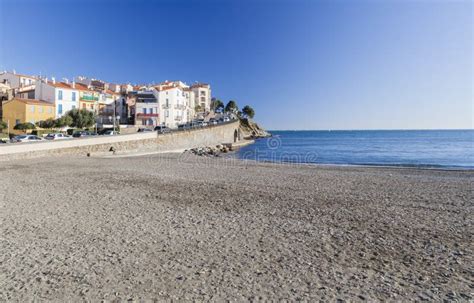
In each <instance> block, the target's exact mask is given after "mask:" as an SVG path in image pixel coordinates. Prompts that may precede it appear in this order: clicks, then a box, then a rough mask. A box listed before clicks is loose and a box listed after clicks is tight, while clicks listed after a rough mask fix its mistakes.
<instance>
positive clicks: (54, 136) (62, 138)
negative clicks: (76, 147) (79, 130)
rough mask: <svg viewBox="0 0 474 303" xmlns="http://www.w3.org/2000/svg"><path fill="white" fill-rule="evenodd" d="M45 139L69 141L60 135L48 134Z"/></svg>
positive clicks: (67, 137) (66, 137)
mask: <svg viewBox="0 0 474 303" xmlns="http://www.w3.org/2000/svg"><path fill="white" fill-rule="evenodd" d="M45 139H46V140H65V139H71V137H69V136H66V135H64V134H61V133H52V134H48V135H47V136H46V137H45Z"/></svg>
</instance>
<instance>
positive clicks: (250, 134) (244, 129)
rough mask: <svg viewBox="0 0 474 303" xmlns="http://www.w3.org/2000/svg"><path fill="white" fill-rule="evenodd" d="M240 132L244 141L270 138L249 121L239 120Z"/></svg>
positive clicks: (254, 123) (264, 131)
mask: <svg viewBox="0 0 474 303" xmlns="http://www.w3.org/2000/svg"><path fill="white" fill-rule="evenodd" d="M240 131H241V133H242V138H244V139H257V138H266V137H271V136H272V135H271V134H270V133H269V132H267V131H266V130H264V129H263V128H261V127H260V126H259V125H258V124H257V123H256V122H254V121H253V120H251V119H240Z"/></svg>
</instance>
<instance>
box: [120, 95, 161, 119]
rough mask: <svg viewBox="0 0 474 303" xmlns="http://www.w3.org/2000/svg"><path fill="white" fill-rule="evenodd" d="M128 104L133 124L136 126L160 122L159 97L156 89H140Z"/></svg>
mask: <svg viewBox="0 0 474 303" xmlns="http://www.w3.org/2000/svg"><path fill="white" fill-rule="evenodd" d="M130 99H131V100H129V102H128V104H129V105H130V116H131V118H132V121H131V122H132V124H135V125H136V126H156V125H159V124H160V110H159V103H158V98H157V97H156V95H155V92H154V91H151V90H140V91H137V92H136V93H135V94H133V95H132V96H131V98H130Z"/></svg>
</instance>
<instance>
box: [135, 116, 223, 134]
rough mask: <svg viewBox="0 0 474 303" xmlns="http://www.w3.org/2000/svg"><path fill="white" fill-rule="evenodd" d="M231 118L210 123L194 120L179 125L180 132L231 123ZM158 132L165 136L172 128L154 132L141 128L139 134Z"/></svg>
mask: <svg viewBox="0 0 474 303" xmlns="http://www.w3.org/2000/svg"><path fill="white" fill-rule="evenodd" d="M230 120H231V118H229V117H227V116H225V117H221V118H219V119H214V118H211V119H209V121H204V119H198V120H193V121H191V122H187V123H184V124H179V125H178V130H186V129H192V128H200V127H206V126H209V125H217V124H219V123H224V122H229V121H230ZM152 131H155V132H158V133H160V134H165V133H169V132H171V128H169V127H167V126H165V125H158V126H155V128H154V129H153V130H152V129H151V128H139V129H138V132H139V133H140V132H152Z"/></svg>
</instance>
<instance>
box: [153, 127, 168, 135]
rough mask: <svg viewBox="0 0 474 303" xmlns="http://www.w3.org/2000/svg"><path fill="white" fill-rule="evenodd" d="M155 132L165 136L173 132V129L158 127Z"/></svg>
mask: <svg viewBox="0 0 474 303" xmlns="http://www.w3.org/2000/svg"><path fill="white" fill-rule="evenodd" d="M155 131H156V132H158V133H159V134H165V133H169V132H171V129H170V128H169V127H168V126H165V125H158V126H156V127H155Z"/></svg>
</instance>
